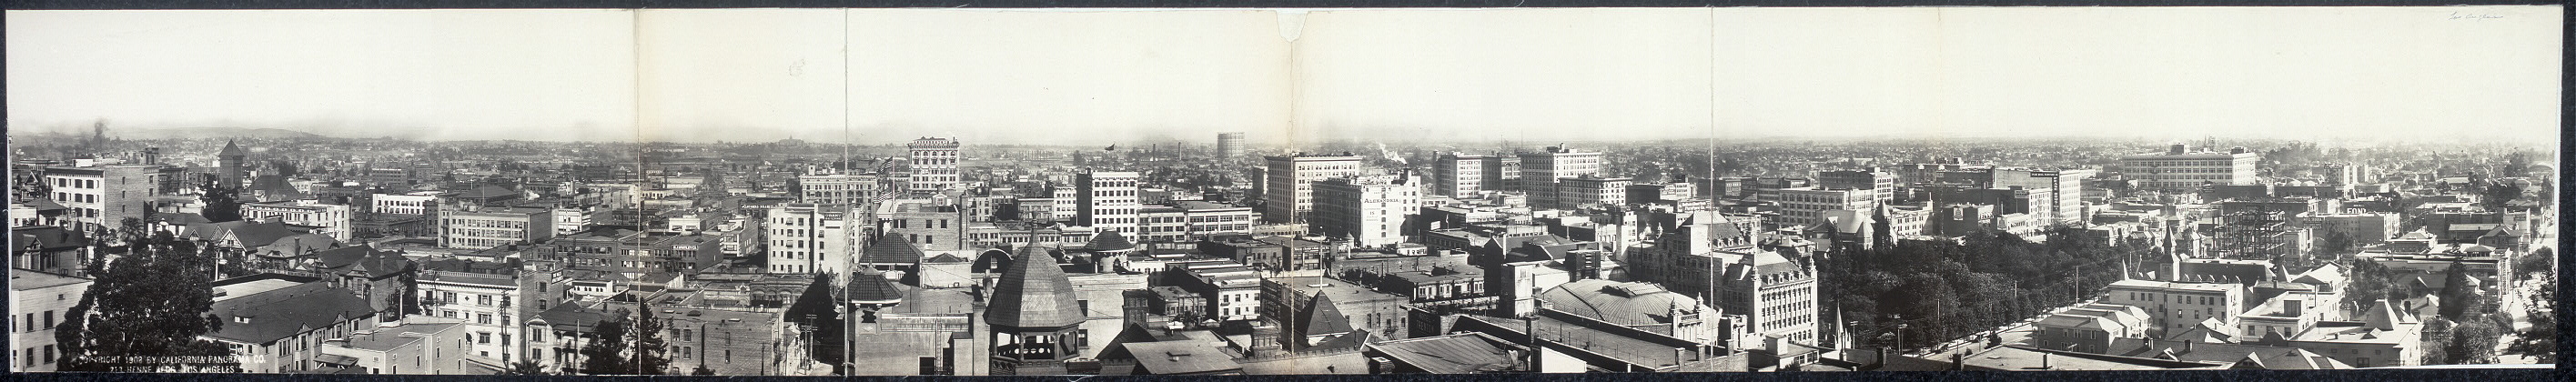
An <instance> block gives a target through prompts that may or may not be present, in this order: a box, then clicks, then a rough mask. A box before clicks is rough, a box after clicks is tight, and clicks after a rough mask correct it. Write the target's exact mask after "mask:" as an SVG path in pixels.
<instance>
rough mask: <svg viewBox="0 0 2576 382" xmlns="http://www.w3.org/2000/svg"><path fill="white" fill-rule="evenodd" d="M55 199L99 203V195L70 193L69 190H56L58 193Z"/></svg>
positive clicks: (55, 194)
mask: <svg viewBox="0 0 2576 382" xmlns="http://www.w3.org/2000/svg"><path fill="white" fill-rule="evenodd" d="M54 200H60V201H65V202H72V203H97V202H98V195H95V194H74V193H69V192H56V193H54Z"/></svg>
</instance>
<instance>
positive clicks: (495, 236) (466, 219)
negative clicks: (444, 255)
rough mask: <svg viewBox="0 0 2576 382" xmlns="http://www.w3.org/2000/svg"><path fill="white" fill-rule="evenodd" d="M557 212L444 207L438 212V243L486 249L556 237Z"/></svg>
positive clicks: (547, 210)
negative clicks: (555, 216)
mask: <svg viewBox="0 0 2576 382" xmlns="http://www.w3.org/2000/svg"><path fill="white" fill-rule="evenodd" d="M554 212H555V210H554V209H551V208H534V207H481V206H471V205H469V206H460V207H449V208H444V209H441V210H440V211H439V213H438V245H439V246H441V247H447V248H460V249H486V248H492V247H498V246H503V245H510V244H534V243H542V242H545V241H546V239H550V238H553V237H554V234H555V227H554V225H555V224H554V223H555V218H554Z"/></svg>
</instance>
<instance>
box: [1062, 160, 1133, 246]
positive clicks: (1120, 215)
mask: <svg viewBox="0 0 2576 382" xmlns="http://www.w3.org/2000/svg"><path fill="white" fill-rule="evenodd" d="M1137 178H1138V175H1137V174H1136V173H1135V172H1128V171H1093V172H1086V173H1082V174H1080V175H1079V176H1076V179H1075V180H1074V186H1075V187H1077V190H1076V192H1075V194H1074V195H1075V198H1076V199H1077V200H1078V203H1077V204H1078V205H1079V207H1077V208H1078V209H1077V210H1075V212H1074V215H1075V216H1074V219H1075V220H1074V221H1075V222H1077V223H1080V224H1082V225H1085V226H1090V227H1091V228H1092V229H1095V230H1099V232H1112V231H1115V232H1118V233H1120V234H1123V235H1126V236H1131V237H1132V236H1135V235H1136V223H1137V220H1136V215H1137V211H1139V210H1142V209H1144V206H1143V205H1142V204H1139V203H1137V187H1136V182H1137Z"/></svg>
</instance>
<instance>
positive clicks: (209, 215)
mask: <svg viewBox="0 0 2576 382" xmlns="http://www.w3.org/2000/svg"><path fill="white" fill-rule="evenodd" d="M198 189H200V190H202V191H204V192H203V193H202V194H199V195H197V200H201V201H204V202H206V208H205V209H204V210H203V211H198V215H202V216H205V217H206V221H213V222H228V221H235V220H241V219H242V216H241V196H240V195H241V189H240V188H238V187H225V186H221V185H216V184H215V181H214V180H213V179H207V180H206V183H205V184H203V185H199V186H198Z"/></svg>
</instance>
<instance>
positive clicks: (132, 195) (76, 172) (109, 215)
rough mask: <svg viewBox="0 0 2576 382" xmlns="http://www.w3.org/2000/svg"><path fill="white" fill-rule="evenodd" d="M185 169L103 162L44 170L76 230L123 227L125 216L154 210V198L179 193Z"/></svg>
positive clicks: (137, 216)
mask: <svg viewBox="0 0 2576 382" xmlns="http://www.w3.org/2000/svg"><path fill="white" fill-rule="evenodd" d="M184 172H185V171H184V170H183V169H181V168H179V167H177V166H164V165H127V164H103V165H89V166H55V167H47V168H45V171H44V174H45V175H44V176H45V179H44V182H45V183H46V184H47V185H49V186H52V187H50V188H51V190H52V195H48V196H49V197H51V198H53V201H54V202H55V203H60V204H62V205H63V207H64V211H63V221H65V222H68V223H69V224H67V225H69V226H71V227H70V228H73V229H75V230H81V231H87V232H98V231H105V230H117V229H121V228H120V227H123V226H124V224H125V219H142V218H144V217H145V216H146V215H149V214H151V213H152V209H153V206H152V203H151V200H152V199H153V198H154V197H158V196H161V195H170V194H175V193H178V192H179V190H180V189H181V188H182V187H184V186H182V185H181V182H183V178H185V177H184V176H182V174H184Z"/></svg>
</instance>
